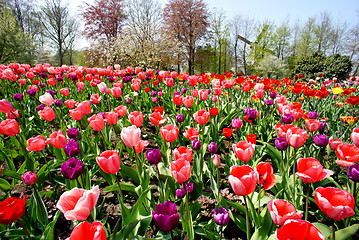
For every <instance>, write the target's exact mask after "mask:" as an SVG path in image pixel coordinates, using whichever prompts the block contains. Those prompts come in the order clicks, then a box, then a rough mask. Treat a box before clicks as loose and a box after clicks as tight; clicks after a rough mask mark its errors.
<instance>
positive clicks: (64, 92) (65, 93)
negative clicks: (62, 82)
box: [60, 88, 70, 97]
mask: <svg viewBox="0 0 359 240" xmlns="http://www.w3.org/2000/svg"><path fill="white" fill-rule="evenodd" d="M60 92H61V93H62V95H64V96H65V97H67V96H68V95H69V94H70V91H69V89H68V88H61V90H60Z"/></svg>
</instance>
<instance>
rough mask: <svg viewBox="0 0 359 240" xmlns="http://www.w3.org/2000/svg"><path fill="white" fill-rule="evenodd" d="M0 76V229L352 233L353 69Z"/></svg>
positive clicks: (356, 137)
mask: <svg viewBox="0 0 359 240" xmlns="http://www.w3.org/2000/svg"><path fill="white" fill-rule="evenodd" d="M0 80H1V85H0V112H1V113H0V137H1V139H0V159H1V161H0V164H1V165H0V170H1V172H0V239H34V240H35V239H36V240H45V239H46V240H48V239H50V240H51V239H56V240H57V239H70V240H80V239H86V240H90V239H95V240H104V239H112V240H122V239H138V240H142V239H151V238H153V239H177V240H184V239H189V240H192V239H251V240H265V239H279V240H282V239H293V240H295V239H314V240H316V239H332V240H334V239H337V240H338V239H341V240H344V239H359V234H358V233H357V232H358V230H359V211H358V204H357V202H358V192H359V191H357V190H356V189H357V182H359V163H357V162H358V161H359V128H356V126H358V122H357V117H358V116H359V111H358V103H359V92H358V85H359V77H353V76H347V78H346V79H336V78H332V79H327V78H324V77H323V76H321V75H320V76H319V75H318V77H317V78H316V79H308V78H306V76H305V75H296V76H295V77H293V78H284V79H268V78H262V77H260V76H242V75H239V76H234V75H233V74H232V73H226V74H224V75H218V74H217V75H215V74H205V73H202V74H198V75H192V76H190V75H188V74H187V73H182V74H179V73H176V72H169V71H160V70H152V69H141V68H140V67H127V68H121V67H120V66H118V65H115V66H114V67H108V68H87V67H75V66H62V67H54V66H51V65H50V64H43V65H36V66H30V65H27V64H17V63H12V64H9V65H7V66H5V65H0Z"/></svg>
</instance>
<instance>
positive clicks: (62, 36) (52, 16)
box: [41, 0, 79, 65]
mask: <svg viewBox="0 0 359 240" xmlns="http://www.w3.org/2000/svg"><path fill="white" fill-rule="evenodd" d="M41 13H42V14H41V15H42V17H41V23H42V26H43V27H44V34H45V37H48V38H49V40H50V41H51V42H52V43H53V45H54V47H55V48H56V50H57V54H58V58H59V63H60V65H63V64H64V57H65V54H66V53H67V52H69V51H70V52H71V51H72V47H73V43H74V41H75V38H76V36H77V32H78V26H79V24H78V22H77V21H76V18H74V17H72V16H70V13H69V9H68V5H62V3H61V0H51V1H50V0H47V1H46V3H45V5H44V6H43V7H42V8H41Z"/></svg>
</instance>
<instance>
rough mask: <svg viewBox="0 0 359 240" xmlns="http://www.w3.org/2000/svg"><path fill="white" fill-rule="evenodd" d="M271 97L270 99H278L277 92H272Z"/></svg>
mask: <svg viewBox="0 0 359 240" xmlns="http://www.w3.org/2000/svg"><path fill="white" fill-rule="evenodd" d="M269 96H270V98H272V99H274V98H276V97H277V93H276V92H271V93H270V94H269Z"/></svg>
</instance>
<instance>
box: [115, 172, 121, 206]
mask: <svg viewBox="0 0 359 240" xmlns="http://www.w3.org/2000/svg"><path fill="white" fill-rule="evenodd" d="M115 177H116V181H117V184H118V192H119V193H120V198H121V199H120V201H121V202H122V203H123V195H122V190H121V184H120V180H119V179H118V176H117V174H115Z"/></svg>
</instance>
